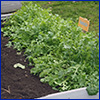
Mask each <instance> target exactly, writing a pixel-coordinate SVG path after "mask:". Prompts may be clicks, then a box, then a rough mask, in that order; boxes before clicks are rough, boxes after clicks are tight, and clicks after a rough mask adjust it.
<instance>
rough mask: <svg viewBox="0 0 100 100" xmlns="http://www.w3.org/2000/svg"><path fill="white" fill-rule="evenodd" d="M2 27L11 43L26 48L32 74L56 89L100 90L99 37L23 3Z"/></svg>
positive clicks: (91, 93) (15, 46) (71, 22)
mask: <svg viewBox="0 0 100 100" xmlns="http://www.w3.org/2000/svg"><path fill="white" fill-rule="evenodd" d="M4 24H5V26H4V28H2V32H4V34H3V35H4V36H8V37H9V43H8V44H7V46H9V47H10V46H13V48H14V49H17V50H18V51H24V54H25V55H26V59H28V61H29V65H32V66H35V67H33V68H32V69H31V71H30V72H31V73H32V74H34V75H38V76H39V77H40V78H41V79H40V81H41V82H44V83H48V84H49V85H50V86H52V88H53V89H55V90H59V91H67V90H71V89H76V88H81V87H88V88H87V91H88V93H89V94H90V95H93V94H97V92H98V91H99V39H98V37H95V35H94V34H93V33H89V32H87V33H83V32H82V30H81V28H80V27H78V26H77V23H74V22H73V21H72V20H71V19H69V18H68V19H67V20H64V19H62V18H61V17H60V16H59V15H57V14H55V15H53V14H52V13H51V12H50V10H49V9H42V8H41V7H40V6H39V5H35V6H33V5H31V3H30V4H29V5H28V6H25V7H24V6H23V7H22V8H21V9H20V10H18V11H17V13H15V14H14V15H12V16H11V17H10V20H8V21H6V23H4Z"/></svg>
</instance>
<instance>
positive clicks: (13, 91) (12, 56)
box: [1, 32, 58, 99]
mask: <svg viewBox="0 0 100 100" xmlns="http://www.w3.org/2000/svg"><path fill="white" fill-rule="evenodd" d="M7 43H8V37H3V33H2V32H1V99H34V98H39V97H42V96H45V95H48V94H51V93H56V92H58V91H55V90H53V89H52V88H51V87H50V86H49V85H48V84H46V83H41V82H40V78H39V77H38V76H34V75H32V74H30V69H31V68H32V66H30V67H29V66H28V61H25V56H23V54H21V55H17V51H16V50H15V49H13V48H12V47H11V48H8V47H6V46H5V45H6V44H7ZM16 63H21V64H23V65H25V66H26V68H25V69H24V70H23V69H21V68H14V67H13V66H14V64H16Z"/></svg>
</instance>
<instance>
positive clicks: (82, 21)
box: [78, 17, 90, 32]
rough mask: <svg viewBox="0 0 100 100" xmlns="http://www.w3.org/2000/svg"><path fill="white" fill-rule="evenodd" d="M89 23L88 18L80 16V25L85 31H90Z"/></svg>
mask: <svg viewBox="0 0 100 100" xmlns="http://www.w3.org/2000/svg"><path fill="white" fill-rule="evenodd" d="M89 23H90V22H89V21H88V20H87V19H86V18H82V17H79V22H78V26H80V27H81V28H82V29H83V30H84V31H87V32H88V29H89Z"/></svg>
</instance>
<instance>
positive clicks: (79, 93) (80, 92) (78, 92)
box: [37, 87, 99, 99]
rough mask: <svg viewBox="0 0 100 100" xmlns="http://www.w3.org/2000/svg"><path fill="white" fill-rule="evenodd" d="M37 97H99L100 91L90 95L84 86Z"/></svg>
mask: <svg viewBox="0 0 100 100" xmlns="http://www.w3.org/2000/svg"><path fill="white" fill-rule="evenodd" d="M37 99H99V93H98V94H97V95H93V96H90V95H88V93H87V91H86V87H84V88H79V89H74V90H69V91H65V92H59V93H54V94H50V95H47V96H43V97H40V98H37Z"/></svg>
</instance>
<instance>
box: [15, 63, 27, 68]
mask: <svg viewBox="0 0 100 100" xmlns="http://www.w3.org/2000/svg"><path fill="white" fill-rule="evenodd" d="M17 67H20V68H22V69H25V66H24V65H22V64H20V63H17V64H15V65H14V68H17Z"/></svg>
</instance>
